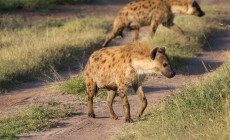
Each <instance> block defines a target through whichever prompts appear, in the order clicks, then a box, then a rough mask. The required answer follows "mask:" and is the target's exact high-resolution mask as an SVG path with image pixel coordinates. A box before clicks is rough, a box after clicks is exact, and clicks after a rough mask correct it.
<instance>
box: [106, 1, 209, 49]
mask: <svg viewBox="0 0 230 140" xmlns="http://www.w3.org/2000/svg"><path fill="white" fill-rule="evenodd" d="M182 14H185V15H196V16H199V17H202V16H204V15H205V13H204V12H203V11H202V10H201V9H200V6H199V5H198V3H197V2H196V1H193V0H137V1H134V2H130V3H128V4H127V5H126V6H125V7H123V8H122V9H121V10H120V11H119V12H118V15H117V17H116V18H115V21H114V25H113V30H112V32H111V33H109V34H108V35H107V36H106V40H105V42H104V44H103V47H106V46H107V45H108V43H109V42H110V41H111V40H112V39H113V38H115V37H116V36H122V32H123V30H124V29H125V28H129V29H130V30H131V32H132V39H133V41H135V40H137V38H138V34H139V28H140V27H142V26H149V25H150V30H151V36H154V33H155V32H156V29H157V27H158V25H160V24H162V25H163V26H165V27H167V28H169V29H171V30H173V31H176V32H177V33H179V34H180V35H184V32H183V31H182V30H181V29H180V27H179V26H177V25H176V24H174V23H173V19H174V17H175V15H182Z"/></svg>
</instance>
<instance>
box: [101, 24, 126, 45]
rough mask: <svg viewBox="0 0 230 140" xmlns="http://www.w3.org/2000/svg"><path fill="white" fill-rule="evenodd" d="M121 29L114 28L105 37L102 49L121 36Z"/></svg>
mask: <svg viewBox="0 0 230 140" xmlns="http://www.w3.org/2000/svg"><path fill="white" fill-rule="evenodd" d="M123 30H124V28H123V27H114V28H113V31H112V32H111V33H109V34H108V35H107V36H106V39H105V42H104V44H103V45H102V47H107V45H108V44H109V42H110V41H111V40H113V39H114V38H115V37H116V36H123V33H122V32H123Z"/></svg>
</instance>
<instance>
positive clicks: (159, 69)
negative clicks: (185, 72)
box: [84, 43, 176, 122]
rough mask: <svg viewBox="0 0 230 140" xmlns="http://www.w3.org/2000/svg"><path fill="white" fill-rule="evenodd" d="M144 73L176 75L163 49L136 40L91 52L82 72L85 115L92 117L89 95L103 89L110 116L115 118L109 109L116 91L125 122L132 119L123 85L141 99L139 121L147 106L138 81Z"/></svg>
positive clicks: (143, 76) (138, 113)
mask: <svg viewBox="0 0 230 140" xmlns="http://www.w3.org/2000/svg"><path fill="white" fill-rule="evenodd" d="M148 73H158V74H162V75H164V76H166V77H168V78H172V77H174V76H175V75H176V74H175V72H174V71H173V69H172V67H171V65H170V62H169V59H168V57H167V55H166V54H165V48H155V49H153V48H151V47H148V46H146V45H144V44H140V43H138V44H129V45H124V46H118V47H109V48H103V49H101V50H98V51H95V52H94V53H93V54H92V55H91V56H90V58H89V60H88V62H87V64H86V67H85V71H84V76H85V84H86V89H87V94H88V116H89V117H92V118H95V114H94V111H93V96H94V95H95V94H96V92H97V91H98V89H107V91H108V98H107V107H108V110H109V114H110V117H111V118H113V119H115V120H116V119H117V118H118V117H117V115H116V114H115V113H114V111H113V108H112V103H113V99H114V98H115V94H116V91H117V92H118V93H119V96H120V97H121V100H122V104H123V108H124V114H125V121H126V122H132V119H131V117H130V105H129V102H128V99H127V94H126V91H127V86H128V85H132V87H133V89H134V91H135V92H137V94H138V95H139V97H140V99H141V102H142V105H141V107H140V109H139V111H138V112H137V116H136V117H137V119H138V120H139V119H140V117H141V115H142V113H143V112H144V110H145V108H146V106H147V100H146V97H145V94H144V92H143V89H142V82H143V80H144V78H145V74H148Z"/></svg>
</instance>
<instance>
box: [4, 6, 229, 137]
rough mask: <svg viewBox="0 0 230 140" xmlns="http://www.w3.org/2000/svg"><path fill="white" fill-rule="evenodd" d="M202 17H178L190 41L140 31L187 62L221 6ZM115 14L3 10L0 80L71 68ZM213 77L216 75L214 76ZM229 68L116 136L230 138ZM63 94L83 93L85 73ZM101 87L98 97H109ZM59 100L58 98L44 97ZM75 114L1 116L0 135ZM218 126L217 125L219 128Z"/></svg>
mask: <svg viewBox="0 0 230 140" xmlns="http://www.w3.org/2000/svg"><path fill="white" fill-rule="evenodd" d="M203 9H204V11H205V12H206V16H205V17H202V18H198V17H192V16H190V17H189V16H181V17H177V18H176V23H177V24H178V25H179V26H180V27H181V28H182V29H183V30H184V31H185V32H186V34H187V35H189V36H190V37H191V38H190V41H187V40H185V38H183V37H181V36H179V35H177V34H176V33H174V32H172V31H170V30H168V29H165V28H164V27H160V28H158V30H157V33H156V35H155V37H154V38H153V39H152V38H150V37H149V36H147V37H145V38H143V40H142V42H143V43H146V44H148V45H150V46H153V47H156V46H166V47H167V54H169V57H170V59H171V60H172V63H173V64H174V67H176V69H179V68H181V67H183V66H185V65H186V64H187V63H188V62H189V60H190V58H192V57H194V56H195V53H196V52H198V51H200V50H202V48H203V47H205V46H206V45H207V44H208V39H210V37H213V36H214V35H215V33H216V32H218V31H221V26H220V24H219V23H221V20H220V17H221V16H223V15H224V14H225V12H224V11H223V8H222V7H204V8H203ZM112 23H113V19H112V18H103V19H96V18H84V19H75V20H57V19H56V20H54V19H48V20H47V21H43V22H39V23H36V24H28V23H26V22H25V21H23V20H21V19H17V18H15V17H9V16H5V17H4V16H2V17H1V24H0V32H1V36H0V87H2V88H8V87H9V85H13V84H16V83H19V82H23V81H27V80H31V79H35V78H37V77H39V76H41V75H42V74H44V73H50V72H51V71H53V70H57V69H61V68H63V67H68V65H69V64H70V63H71V62H72V61H74V60H80V59H83V58H85V57H84V56H87V55H88V54H90V53H92V52H93V51H94V50H96V49H99V48H101V44H102V43H103V41H104V38H105V35H106V33H107V32H108V31H110V30H111V27H112ZM227 64H229V63H227ZM210 79H211V80H210ZM229 79H230V77H229V69H228V67H226V66H223V67H222V68H220V69H219V72H217V73H216V74H213V76H211V77H209V80H206V81H203V82H202V83H199V84H197V85H194V86H192V87H189V88H185V89H183V90H182V91H181V92H180V93H179V94H176V95H175V96H173V97H171V98H169V99H168V100H167V101H165V102H162V103H161V104H159V105H157V106H155V107H153V109H152V110H150V111H149V112H148V113H146V114H145V115H144V120H145V121H144V122H140V123H135V125H134V126H133V127H131V128H128V131H125V132H124V134H123V135H122V136H119V137H116V139H143V138H144V139H152V138H165V139H169V138H175V139H179V138H190V139H196V138H216V137H217V136H220V134H221V133H222V134H224V135H221V137H223V138H228V136H229V135H228V133H227V132H229V102H228V99H229V95H228V93H229V91H230V90H229V85H230V84H229V82H230V81H229ZM58 90H59V91H60V92H63V93H70V94H77V95H82V96H83V97H84V96H85V95H86V93H85V83H84V78H83V76H82V75H81V74H80V75H79V76H77V77H76V78H74V79H71V80H70V81H67V82H62V83H59V84H58ZM104 95H105V91H102V92H101V93H100V94H99V96H104ZM45 105H47V106H60V105H61V103H60V102H54V101H51V102H47V103H45ZM70 115H74V112H73V111H72V110H68V109H67V110H66V108H64V109H63V108H52V107H48V108H47V107H40V108H37V107H32V108H29V109H27V110H25V111H23V112H22V113H19V114H17V115H15V116H14V117H9V118H1V119H0V138H2V139H13V138H16V137H15V136H16V134H20V133H27V132H36V131H43V130H47V129H49V128H51V127H54V126H56V125H57V124H58V121H57V119H58V118H62V117H66V116H70ZM216 129H217V130H216Z"/></svg>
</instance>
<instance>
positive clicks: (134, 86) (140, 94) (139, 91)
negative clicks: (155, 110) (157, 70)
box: [133, 84, 147, 120]
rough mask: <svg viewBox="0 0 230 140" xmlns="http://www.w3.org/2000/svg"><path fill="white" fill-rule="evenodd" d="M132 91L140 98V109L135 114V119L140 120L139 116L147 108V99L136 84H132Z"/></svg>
mask: <svg viewBox="0 0 230 140" xmlns="http://www.w3.org/2000/svg"><path fill="white" fill-rule="evenodd" d="M133 90H134V91H135V92H136V93H137V95H138V97H139V98H140V100H141V102H142V104H141V107H140V109H139V110H138V112H137V115H136V119H137V120H140V118H141V115H142V114H143V112H144V110H145V109H146V107H147V99H146V97H145V93H144V91H143V88H142V86H138V84H133Z"/></svg>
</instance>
